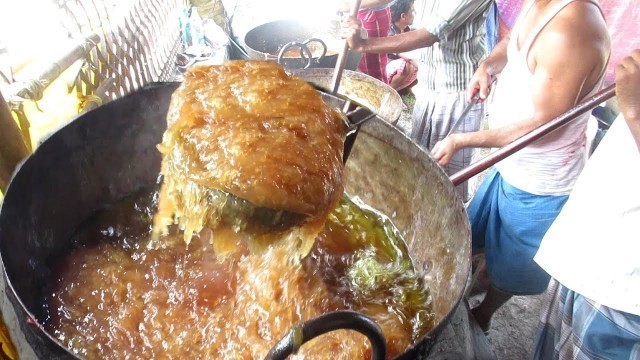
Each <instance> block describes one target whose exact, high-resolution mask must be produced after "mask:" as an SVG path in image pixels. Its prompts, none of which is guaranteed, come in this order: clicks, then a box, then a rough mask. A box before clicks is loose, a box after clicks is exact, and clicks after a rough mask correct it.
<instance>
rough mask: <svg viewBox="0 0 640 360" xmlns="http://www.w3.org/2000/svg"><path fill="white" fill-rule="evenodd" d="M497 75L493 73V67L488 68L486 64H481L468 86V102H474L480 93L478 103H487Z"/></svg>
mask: <svg viewBox="0 0 640 360" xmlns="http://www.w3.org/2000/svg"><path fill="white" fill-rule="evenodd" d="M495 75H497V74H493V73H492V71H491V67H489V66H486V65H485V63H482V64H480V66H478V69H477V70H476V72H475V73H474V74H473V77H472V78H471V81H470V82H469V85H468V86H467V101H469V102H471V101H473V98H474V97H476V95H478V93H479V95H478V96H480V99H479V100H478V102H483V101H485V100H486V99H487V97H488V96H489V93H490V92H491V84H492V83H493V76H495Z"/></svg>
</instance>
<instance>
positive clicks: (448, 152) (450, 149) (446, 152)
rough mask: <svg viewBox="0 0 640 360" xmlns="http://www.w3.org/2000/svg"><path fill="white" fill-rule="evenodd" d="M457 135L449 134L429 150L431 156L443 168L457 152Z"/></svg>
mask: <svg viewBox="0 0 640 360" xmlns="http://www.w3.org/2000/svg"><path fill="white" fill-rule="evenodd" d="M456 136H457V134H451V135H449V136H447V137H446V138H444V139H442V140H440V141H438V142H437V143H436V145H435V146H434V147H433V149H432V150H431V156H433V158H434V159H435V160H436V161H437V162H438V164H440V166H445V165H447V164H448V163H449V161H450V160H451V158H452V157H453V155H454V154H455V153H456V152H457V151H458V148H459V144H458V142H457V141H456Z"/></svg>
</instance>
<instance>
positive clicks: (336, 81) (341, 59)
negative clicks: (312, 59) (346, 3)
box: [331, 0, 361, 95]
mask: <svg viewBox="0 0 640 360" xmlns="http://www.w3.org/2000/svg"><path fill="white" fill-rule="evenodd" d="M360 2H361V0H356V1H355V2H354V3H353V8H352V9H351V13H350V15H351V16H358V11H360ZM348 54H349V43H348V42H347V40H345V41H344V47H343V48H342V51H340V53H339V54H338V60H337V61H336V68H335V71H334V72H333V78H332V79H331V85H332V86H331V94H333V95H336V94H337V93H338V88H339V87H340V79H342V71H343V70H344V66H345V65H346V63H347V55H348Z"/></svg>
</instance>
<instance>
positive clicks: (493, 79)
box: [447, 76, 497, 136]
mask: <svg viewBox="0 0 640 360" xmlns="http://www.w3.org/2000/svg"><path fill="white" fill-rule="evenodd" d="M496 79H497V77H495V76H492V77H491V83H490V84H489V86H492V85H493V83H494V82H496ZM478 102H480V92H478V93H477V94H476V96H474V97H473V100H471V102H469V104H467V107H465V108H464V110H463V111H462V114H460V117H458V119H456V121H455V122H454V123H453V126H451V129H449V132H448V133H447V136H449V135H451V134H453V133H454V132H456V130H458V128H459V127H460V125H462V123H463V122H464V119H465V118H466V117H467V115H469V111H471V109H472V108H473V107H474V106H476V104H477V103H478Z"/></svg>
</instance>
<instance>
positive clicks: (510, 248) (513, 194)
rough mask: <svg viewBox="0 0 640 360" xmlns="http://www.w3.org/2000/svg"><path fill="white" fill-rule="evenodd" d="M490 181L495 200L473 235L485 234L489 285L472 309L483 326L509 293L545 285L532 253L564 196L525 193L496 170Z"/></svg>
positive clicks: (536, 291) (537, 290)
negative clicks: (482, 226) (482, 225)
mask: <svg viewBox="0 0 640 360" xmlns="http://www.w3.org/2000/svg"><path fill="white" fill-rule="evenodd" d="M494 181H495V183H496V185H495V186H496V189H497V190H496V191H495V192H496V194H497V195H496V196H497V199H496V200H495V202H494V204H495V207H494V208H493V209H492V210H491V216H490V217H489V219H488V221H487V225H486V230H485V233H484V234H475V233H474V234H473V236H482V235H484V237H485V255H486V256H485V257H486V263H487V272H488V274H489V278H490V280H491V284H492V286H491V287H490V288H489V290H488V293H487V295H486V297H485V299H484V300H483V301H482V303H481V304H480V306H478V308H476V309H474V311H473V314H474V316H476V320H477V321H478V323H479V324H480V325H481V326H483V327H484V328H485V329H488V326H489V324H490V321H491V317H492V316H493V314H494V313H495V312H496V311H497V310H498V309H499V308H500V307H501V306H502V305H504V303H506V302H507V301H508V300H509V299H510V298H511V295H513V294H517V295H533V294H540V293H542V292H543V291H544V290H545V289H546V288H547V284H548V282H549V275H548V274H547V273H546V272H545V271H544V270H543V269H542V268H540V266H539V265H538V264H537V263H535V261H534V260H533V256H534V255H535V253H536V251H537V249H538V247H539V245H540V241H541V239H542V237H543V236H544V234H545V233H546V231H547V229H548V228H549V226H550V225H551V223H552V222H553V220H554V219H555V217H556V216H557V214H558V212H559V211H560V209H561V208H562V206H563V205H564V203H565V202H566V198H567V197H566V196H539V195H533V194H529V193H527V192H524V191H522V190H519V189H517V188H514V187H513V186H511V185H509V184H508V183H507V182H506V181H504V179H503V178H502V177H501V176H500V175H499V173H498V175H497V176H496V178H495V180H494ZM474 201H475V198H474ZM472 204H473V201H472ZM470 206H471V204H470Z"/></svg>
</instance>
